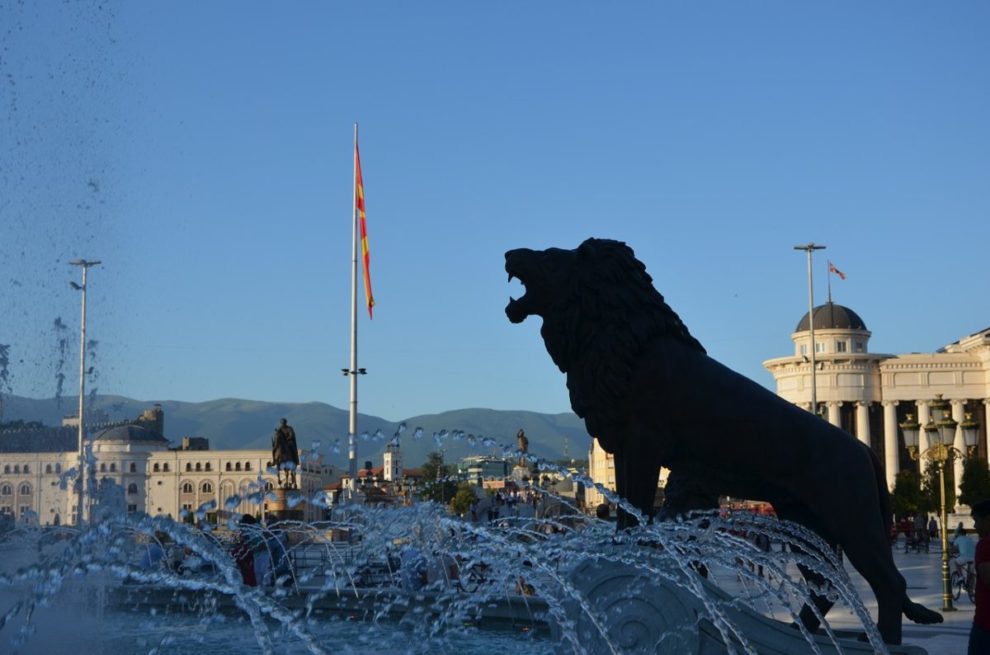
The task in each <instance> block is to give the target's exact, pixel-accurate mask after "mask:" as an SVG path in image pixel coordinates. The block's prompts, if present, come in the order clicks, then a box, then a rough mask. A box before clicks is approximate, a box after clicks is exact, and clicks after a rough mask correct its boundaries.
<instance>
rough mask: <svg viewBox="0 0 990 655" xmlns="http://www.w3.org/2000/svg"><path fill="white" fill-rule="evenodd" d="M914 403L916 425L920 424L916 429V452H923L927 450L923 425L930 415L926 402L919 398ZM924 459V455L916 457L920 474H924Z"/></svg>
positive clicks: (926, 438)
mask: <svg viewBox="0 0 990 655" xmlns="http://www.w3.org/2000/svg"><path fill="white" fill-rule="evenodd" d="M916 405H917V406H918V425H920V426H921V429H920V430H918V452H919V453H923V452H925V451H926V450H928V435H927V434H926V433H925V425H926V424H927V423H928V419H929V418H930V417H931V415H930V414H929V413H928V403H927V402H924V401H921V400H919V401H917V403H916ZM925 461H926V460H925V457H924V456H921V457H919V458H918V470H919V471H920V472H921V475H922V476H924V475H925ZM922 479H923V478H922Z"/></svg>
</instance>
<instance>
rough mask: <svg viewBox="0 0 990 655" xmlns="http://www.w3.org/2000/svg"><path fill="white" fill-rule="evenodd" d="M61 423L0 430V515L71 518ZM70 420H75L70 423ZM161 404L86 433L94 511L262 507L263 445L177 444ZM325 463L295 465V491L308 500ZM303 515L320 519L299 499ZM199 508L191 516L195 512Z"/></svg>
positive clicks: (67, 434)
mask: <svg viewBox="0 0 990 655" xmlns="http://www.w3.org/2000/svg"><path fill="white" fill-rule="evenodd" d="M67 423H68V425H66V426H63V428H61V429H57V428H42V429H40V430H37V432H38V433H39V434H38V435H36V436H37V437H40V436H42V435H47V436H48V438H46V439H40V438H32V430H26V431H25V430H21V431H20V433H19V434H0V514H8V515H13V516H14V518H15V519H16V520H17V521H18V522H21V523H34V524H39V525H60V524H61V525H69V524H75V523H76V517H77V507H78V502H79V497H78V495H77V493H76V489H75V487H76V485H75V481H76V475H75V471H76V468H77V466H78V452H77V449H76V447H75V443H76V437H75V433H76V429H77V428H75V427H73V426H72V420H69V421H67ZM77 425H78V424H77ZM163 426H164V415H163V414H162V411H161V408H160V407H156V408H154V409H152V410H148V411H147V412H145V413H144V414H142V416H141V417H139V418H138V419H137V420H135V421H133V422H131V423H127V424H123V425H115V426H112V427H108V428H106V429H103V430H100V431H98V432H96V433H94V434H93V436H92V437H91V439H90V444H91V447H92V460H93V472H92V476H91V480H92V482H93V483H94V485H95V487H96V489H94V494H93V495H94V496H95V497H96V498H97V501H98V505H99V507H100V508H101V511H113V512H116V511H126V512H130V513H134V512H144V513H147V514H149V515H153V516H154V515H164V516H170V517H172V518H173V519H176V520H181V519H183V518H186V516H187V515H189V514H190V513H191V514H192V515H193V516H195V517H196V518H197V519H203V518H207V517H208V518H214V517H223V516H226V515H236V514H260V513H261V512H262V511H263V510H266V509H268V507H267V501H268V500H270V499H271V498H270V496H266V494H267V492H271V491H273V490H274V489H275V487H276V484H277V480H276V476H275V475H274V473H273V472H271V471H270V468H271V466H272V464H271V458H272V453H271V451H270V450H209V446H208V442H207V440H206V439H201V438H193V439H188V438H187V439H183V441H182V444H181V445H180V446H178V447H175V448H172V447H170V443H169V441H168V440H167V439H165V437H164V436H163V435H162V432H163ZM330 478H331V469H330V467H327V466H322V465H320V464H319V463H303V464H302V465H301V466H300V467H299V470H298V473H297V482H298V487H299V492H300V493H301V494H302V495H303V497H304V498H306V499H310V498H314V497H316V496H317V494H320V493H321V492H322V489H324V488H325V487H326V486H327V485H329V484H330V481H331V479H330ZM299 507H300V508H301V509H303V514H304V519H305V520H316V519H319V518H322V516H323V510H322V508H321V507H319V506H318V505H314V504H310V503H303V504H301V505H300V506H299ZM197 512H199V516H196V513H197Z"/></svg>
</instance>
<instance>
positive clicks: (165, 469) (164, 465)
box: [162, 462, 168, 473]
mask: <svg viewBox="0 0 990 655" xmlns="http://www.w3.org/2000/svg"><path fill="white" fill-rule="evenodd" d="M162 470H163V471H165V472H166V473H168V462H165V463H164V464H162Z"/></svg>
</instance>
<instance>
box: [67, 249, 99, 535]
mask: <svg viewBox="0 0 990 655" xmlns="http://www.w3.org/2000/svg"><path fill="white" fill-rule="evenodd" d="M99 263H101V262H100V261H99V260H98V259H97V260H93V261H86V260H85V259H76V260H73V261H71V262H69V264H71V265H72V266H78V267H80V268H82V286H79V285H78V284H76V283H75V282H70V283H69V284H71V285H72V288H73V289H76V290H78V291H82V320H81V322H80V328H79V432H78V441H79V485H78V487H77V491H78V493H79V498H78V501H79V502H78V506H77V508H76V525H77V526H78V527H80V528H81V527H82V525H83V521H84V520H85V519H86V516H85V509H84V508H85V502H86V500H85V499H86V494H87V491H88V490H87V488H86V487H87V481H86V466H85V463H86V415H85V413H84V412H85V409H86V272H87V271H88V270H89V268H90V267H92V266H96V265H97V264H99Z"/></svg>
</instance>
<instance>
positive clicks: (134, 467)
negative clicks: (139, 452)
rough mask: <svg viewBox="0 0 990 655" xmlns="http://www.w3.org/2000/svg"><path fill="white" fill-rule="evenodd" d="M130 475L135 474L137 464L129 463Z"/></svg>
mask: <svg viewBox="0 0 990 655" xmlns="http://www.w3.org/2000/svg"><path fill="white" fill-rule="evenodd" d="M131 473H137V464H135V463H134V462H131Z"/></svg>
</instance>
